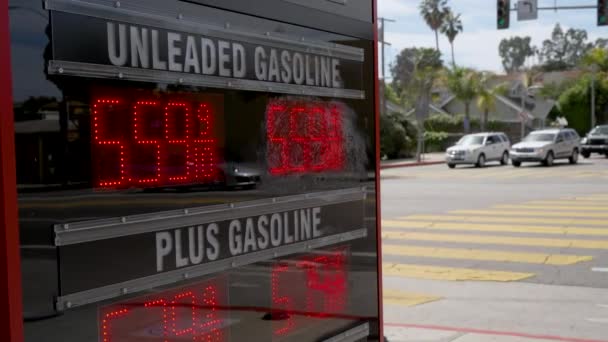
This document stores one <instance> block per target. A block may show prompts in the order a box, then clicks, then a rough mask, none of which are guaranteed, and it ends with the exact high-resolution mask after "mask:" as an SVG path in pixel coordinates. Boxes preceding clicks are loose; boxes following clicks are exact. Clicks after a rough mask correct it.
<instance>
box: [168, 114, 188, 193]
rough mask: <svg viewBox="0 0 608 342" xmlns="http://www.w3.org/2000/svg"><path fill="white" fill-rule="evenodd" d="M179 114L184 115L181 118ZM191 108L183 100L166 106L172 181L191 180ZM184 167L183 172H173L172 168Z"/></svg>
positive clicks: (169, 166) (170, 178) (169, 165)
mask: <svg viewBox="0 0 608 342" xmlns="http://www.w3.org/2000/svg"><path fill="white" fill-rule="evenodd" d="M178 115H182V116H183V117H182V118H181V119H182V120H179V118H178ZM189 125H190V109H189V106H188V105H187V104H186V103H183V102H169V103H168V104H167V106H166V107H165V134H164V135H165V142H166V143H167V149H166V150H167V159H168V160H167V163H166V167H167V168H168V169H169V170H168V171H169V174H177V175H174V176H169V180H170V181H172V182H184V181H188V180H190V163H191V159H192V156H191V155H190V153H191V151H190V149H191V148H192V147H191V146H190V145H189V142H190V127H189ZM180 167H181V168H183V173H182V174H181V175H180V174H179V172H177V171H176V172H173V170H172V169H174V168H175V169H178V168H180Z"/></svg>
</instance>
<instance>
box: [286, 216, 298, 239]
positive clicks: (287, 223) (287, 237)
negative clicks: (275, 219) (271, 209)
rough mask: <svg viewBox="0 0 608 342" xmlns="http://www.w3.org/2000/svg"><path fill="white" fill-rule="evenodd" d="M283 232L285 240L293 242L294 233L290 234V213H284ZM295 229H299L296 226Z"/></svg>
mask: <svg viewBox="0 0 608 342" xmlns="http://www.w3.org/2000/svg"><path fill="white" fill-rule="evenodd" d="M283 221H284V222H283V234H284V236H285V240H284V242H285V243H286V244H287V243H292V242H293V235H289V213H283ZM294 228H295V229H298V228H297V227H294Z"/></svg>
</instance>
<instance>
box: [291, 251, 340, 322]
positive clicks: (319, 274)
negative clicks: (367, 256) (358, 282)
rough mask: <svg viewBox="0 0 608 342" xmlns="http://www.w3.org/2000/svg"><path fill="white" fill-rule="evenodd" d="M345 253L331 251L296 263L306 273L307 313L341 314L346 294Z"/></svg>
mask: <svg viewBox="0 0 608 342" xmlns="http://www.w3.org/2000/svg"><path fill="white" fill-rule="evenodd" d="M345 264H346V253H345V251H333V252H332V253H331V254H330V255H322V256H317V257H313V258H311V259H308V260H304V261H302V262H299V263H298V267H299V268H302V269H304V270H305V272H306V286H307V291H306V303H305V308H306V311H307V312H313V313H317V314H320V315H327V314H332V313H339V312H342V311H343V310H344V309H345V307H346V297H347V294H348V288H347V284H348V283H347V274H346V270H345Z"/></svg>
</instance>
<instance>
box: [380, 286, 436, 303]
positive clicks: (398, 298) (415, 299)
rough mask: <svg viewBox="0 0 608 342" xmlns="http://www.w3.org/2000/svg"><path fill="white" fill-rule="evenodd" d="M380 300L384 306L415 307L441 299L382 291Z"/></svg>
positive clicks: (395, 291)
mask: <svg viewBox="0 0 608 342" xmlns="http://www.w3.org/2000/svg"><path fill="white" fill-rule="evenodd" d="M382 299H384V304H389V305H399V306H407V307H411V306H417V305H421V304H426V303H430V302H435V301H438V300H440V299H441V297H439V296H432V295H427V294H422V293H415V292H406V291H400V290H392V289H383V290H382Z"/></svg>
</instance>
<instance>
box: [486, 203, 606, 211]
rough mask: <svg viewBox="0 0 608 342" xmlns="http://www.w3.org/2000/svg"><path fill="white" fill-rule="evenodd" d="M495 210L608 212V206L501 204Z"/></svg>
mask: <svg viewBox="0 0 608 342" xmlns="http://www.w3.org/2000/svg"><path fill="white" fill-rule="evenodd" d="M493 208H496V209H531V210H541V211H552V210H560V211H569V210H574V211H607V210H608V206H590V205H587V206H565V205H562V206H558V205H532V204H517V205H513V204H501V205H495V206H493Z"/></svg>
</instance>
